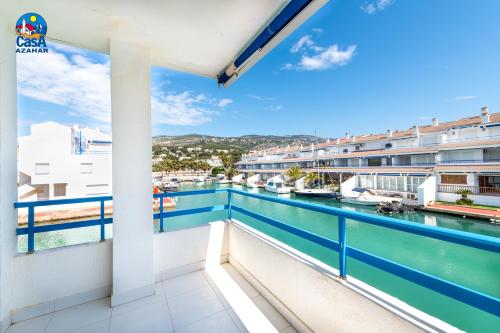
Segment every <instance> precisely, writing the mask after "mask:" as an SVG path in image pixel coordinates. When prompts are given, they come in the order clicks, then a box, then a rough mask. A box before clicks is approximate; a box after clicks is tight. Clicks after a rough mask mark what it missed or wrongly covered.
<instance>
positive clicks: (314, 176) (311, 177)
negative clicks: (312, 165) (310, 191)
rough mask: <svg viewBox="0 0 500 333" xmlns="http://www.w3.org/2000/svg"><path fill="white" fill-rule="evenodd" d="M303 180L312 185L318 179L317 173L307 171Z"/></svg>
mask: <svg viewBox="0 0 500 333" xmlns="http://www.w3.org/2000/svg"><path fill="white" fill-rule="evenodd" d="M305 181H306V183H307V184H308V185H314V184H316V182H317V181H318V174H317V173H315V172H310V173H308V174H307V176H306V179H305Z"/></svg>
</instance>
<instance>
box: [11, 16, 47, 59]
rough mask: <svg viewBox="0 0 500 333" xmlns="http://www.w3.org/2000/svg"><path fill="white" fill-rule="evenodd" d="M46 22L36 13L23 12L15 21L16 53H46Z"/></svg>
mask: <svg viewBox="0 0 500 333" xmlns="http://www.w3.org/2000/svg"><path fill="white" fill-rule="evenodd" d="M46 34H47V22H45V19H44V18H43V17H42V16H41V15H38V14H37V13H27V14H24V15H23V16H21V17H20V18H19V20H17V23H16V35H17V38H16V44H17V48H16V53H48V52H49V49H48V48H47V43H46V42H45V35H46Z"/></svg>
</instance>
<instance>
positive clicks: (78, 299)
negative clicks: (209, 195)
mask: <svg viewBox="0 0 500 333" xmlns="http://www.w3.org/2000/svg"><path fill="white" fill-rule="evenodd" d="M112 243H113V240H111V239H109V240H107V241H105V242H94V243H87V244H81V245H75V246H68V247H63V248H58V249H51V250H45V251H37V252H35V253H33V254H29V255H25V254H20V255H18V256H16V257H15V258H14V266H13V268H14V269H13V273H14V276H16V279H15V281H14V285H13V288H12V291H13V299H14V304H13V309H14V316H13V320H14V322H17V321H21V320H24V319H27V318H33V317H36V316H39V315H42V314H46V313H50V312H53V311H57V310H60V309H63V308H67V307H71V306H73V305H76V304H81V303H84V302H88V301H91V300H95V299H99V298H102V297H107V296H109V295H110V294H111V289H112V280H113V278H112V247H113V244H112ZM186 244H188V246H186ZM210 250H211V251H212V254H213V255H214V256H215V257H217V256H218V258H219V261H220V262H227V258H228V251H229V240H228V228H227V227H226V224H225V223H224V222H221V221H220V222H213V223H211V224H208V225H203V226H199V227H195V228H189V229H183V230H177V231H171V232H165V233H161V234H155V235H154V255H153V257H152V258H151V259H153V261H154V276H155V281H162V280H164V279H168V278H170V277H173V276H176V275H180V274H184V273H188V272H192V271H196V270H200V269H202V268H203V267H204V265H205V262H206V259H207V253H208V252H209V251H210ZM214 253H215V254H214Z"/></svg>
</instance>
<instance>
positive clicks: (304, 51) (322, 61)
mask: <svg viewBox="0 0 500 333" xmlns="http://www.w3.org/2000/svg"><path fill="white" fill-rule="evenodd" d="M355 51H356V45H350V46H348V47H347V48H346V49H341V48H340V47H339V45H338V44H332V45H330V46H328V47H323V46H319V45H317V44H316V43H315V41H314V40H313V39H312V37H311V35H305V36H302V37H301V38H300V39H299V40H298V41H297V42H296V43H295V44H294V45H293V46H292V48H291V49H290V52H291V53H298V52H300V54H301V59H300V61H299V62H298V63H297V64H291V63H286V64H283V65H282V66H281V70H288V71H289V70H297V71H319V70H325V69H328V68H332V67H336V66H344V65H346V64H348V63H349V61H351V59H352V57H353V56H354V53H355Z"/></svg>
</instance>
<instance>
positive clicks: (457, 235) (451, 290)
mask: <svg viewBox="0 0 500 333" xmlns="http://www.w3.org/2000/svg"><path fill="white" fill-rule="evenodd" d="M220 192H227V203H226V204H224V205H215V206H207V207H199V208H192V209H183V210H175V211H167V212H165V211H164V209H163V204H162V203H163V198H165V197H180V196H191V195H202V194H214V193H220ZM237 196H242V197H249V198H254V199H258V200H263V201H267V202H273V203H276V204H280V205H287V206H291V207H297V208H301V209H306V210H309V211H314V212H318V213H323V214H327V215H330V216H332V217H336V218H337V221H338V240H332V239H328V238H326V237H324V236H321V235H317V234H315V233H312V232H310V231H306V230H303V229H300V228H298V227H295V226H292V225H289V224H287V223H285V222H283V221H279V220H276V219H273V218H271V217H268V216H264V215H261V214H259V213H256V212H253V211H251V210H249V209H247V208H244V207H241V206H238V205H237V204H235V202H236V200H235V198H236V197H237ZM154 198H157V199H160V210H159V212H158V213H154V214H153V217H154V218H155V219H159V223H160V232H163V231H164V223H165V219H166V218H167V219H168V218H171V217H175V216H182V215H190V214H199V213H206V212H213V211H223V210H225V211H227V214H228V215H227V217H228V219H229V220H231V219H232V215H233V213H234V212H237V213H240V214H243V215H245V216H248V217H250V218H253V219H256V220H258V221H260V222H262V223H265V224H268V225H271V226H274V227H276V228H278V229H281V230H284V231H286V232H288V233H291V234H293V235H296V236H298V237H301V238H303V239H307V240H309V241H311V242H313V243H315V244H318V245H320V246H323V247H325V248H327V249H330V250H332V251H335V252H338V254H339V261H338V267H339V276H340V277H341V278H346V277H347V275H348V274H347V266H346V259H347V257H350V258H353V259H356V260H358V261H361V262H363V263H365V264H368V265H370V266H373V267H376V268H378V269H381V270H383V271H386V272H389V273H391V274H394V275H396V276H398V277H401V278H404V279H406V280H408V281H411V282H413V283H416V284H418V285H420V286H423V287H425V288H428V289H430V290H433V291H436V292H438V293H441V294H443V295H446V296H448V297H451V298H454V299H456V300H458V301H461V302H463V303H465V304H468V305H470V306H473V307H475V308H478V309H481V310H483V311H486V312H488V313H491V314H493V315H496V316H500V299H499V298H496V297H493V296H490V295H487V294H484V293H482V292H479V291H477V290H473V289H470V288H467V287H464V286H461V285H459V284H456V283H453V282H450V281H447V280H444V279H441V278H439V277H436V276H432V275H430V274H427V273H424V272H421V271H419V270H416V269H413V268H410V267H407V266H405V265H401V264H398V263H396V262H393V261H391V260H387V259H384V258H381V257H379V256H376V255H373V254H371V253H368V252H365V251H362V250H360V249H357V248H355V247H352V246H349V244H348V242H347V229H346V220H347V219H350V220H354V221H357V222H361V223H367V224H371V225H375V226H379V227H382V228H387V229H392V230H398V231H401V232H406V233H410V234H414V235H419V236H423V237H428V238H433V239H438V240H442V241H446V242H450V243H455V244H460V245H464V246H468V247H472V248H476V249H481V250H485V251H490V252H494V253H497V254H500V239H498V238H495V237H489V236H483V235H478V234H472V233H468V232H462V231H456V230H451V229H446V228H441V227H434V226H427V225H424V224H418V223H413V222H407V221H403V220H397V219H393V218H388V217H383V216H378V215H372V214H366V213H360V212H353V211H348V210H343V209H339V208H334V207H329V206H324V205H317V204H311V203H305V202H300V201H295V200H290V199H282V198H277V197H271V196H267V195H262V194H255V193H249V192H245V191H240V190H235V189H212V190H201V191H188V192H174V193H160V194H155V195H154ZM109 200H112V198H111V197H96V198H83V199H67V200H52V201H38V202H19V203H15V204H14V206H15V208H28V211H29V214H28V215H29V216H28V227H20V228H18V229H17V234H18V235H25V234H27V235H28V252H33V251H34V235H35V234H36V233H40V232H47V231H55V230H63V229H72V228H81V227H88V226H97V225H99V226H101V240H103V239H104V225H105V224H109V223H112V219H111V218H106V217H105V216H104V202H105V201H109ZM83 202H100V204H101V214H100V218H99V219H94V220H87V221H78V222H67V223H61V224H54V225H46V226H35V214H34V213H35V207H38V206H49V205H61V204H72V203H83Z"/></svg>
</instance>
